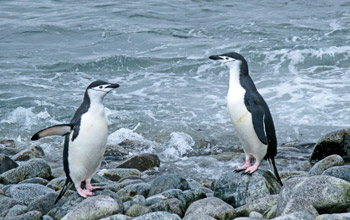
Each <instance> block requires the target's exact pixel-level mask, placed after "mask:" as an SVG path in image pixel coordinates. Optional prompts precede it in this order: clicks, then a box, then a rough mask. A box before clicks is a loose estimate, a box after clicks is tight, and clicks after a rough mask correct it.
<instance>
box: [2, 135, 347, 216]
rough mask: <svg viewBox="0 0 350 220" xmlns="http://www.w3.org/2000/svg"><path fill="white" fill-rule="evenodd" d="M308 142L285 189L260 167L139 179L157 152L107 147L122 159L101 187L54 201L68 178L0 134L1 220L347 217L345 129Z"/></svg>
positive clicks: (98, 179)
mask: <svg viewBox="0 0 350 220" xmlns="http://www.w3.org/2000/svg"><path fill="white" fill-rule="evenodd" d="M312 147H313V151H312V153H311V155H309V160H308V162H307V164H306V165H304V166H301V167H300V166H299V167H298V169H296V170H295V172H294V171H293V172H283V173H282V174H281V176H282V181H283V183H284V186H283V187H280V186H279V184H278V182H277V181H276V180H275V178H274V176H273V175H272V173H271V172H270V171H268V170H264V169H260V170H259V171H257V172H255V173H254V174H253V175H244V174H241V173H237V172H233V171H232V170H227V171H225V172H224V173H223V174H222V175H221V176H220V178H218V179H216V180H214V181H211V184H208V181H207V180H194V179H195V178H193V179H192V178H185V177H183V176H181V175H177V174H169V173H167V174H161V175H158V176H155V177H154V178H144V177H143V176H144V175H142V174H143V172H145V171H146V170H152V169H154V167H159V166H162V164H161V163H160V160H159V158H158V157H157V155H155V154H140V155H137V156H134V157H131V158H127V154H125V153H123V151H120V150H117V148H109V149H108V150H107V152H106V155H105V157H106V158H107V157H108V158H113V157H119V158H123V159H125V160H124V161H122V162H120V163H118V164H117V165H116V164H113V166H109V167H108V166H107V167H105V168H104V169H102V170H101V171H100V172H99V173H98V175H96V176H95V177H94V178H93V181H92V182H93V184H94V185H98V186H102V187H103V189H102V190H96V191H95V194H96V195H95V196H93V197H89V198H87V199H83V198H81V197H80V196H78V194H77V193H76V192H75V190H73V189H72V190H69V191H67V193H66V195H65V197H63V198H62V199H61V200H60V201H59V202H58V203H57V204H54V201H55V199H56V197H57V195H58V193H59V190H60V189H61V187H62V186H63V184H64V181H65V177H64V176H60V175H57V174H55V173H54V172H53V170H52V166H51V164H49V163H48V162H47V161H45V160H44V159H43V158H42V157H43V154H44V152H43V150H42V149H41V148H40V147H39V146H36V147H32V148H30V149H25V150H22V151H19V150H18V149H16V147H15V144H14V142H13V141H11V140H3V141H1V142H0V152H1V154H0V219H26V220H37V219H45V220H51V219H104V220H129V219H133V220H157V219H158V220H173V219H174V220H176V219H185V220H211V219H213V220H214V219H219V220H226V219H227V220H231V219H237V220H254V219H275V220H287V219H288V220H297V219H300V220H301V219H303V220H309V219H310V220H326V219H327V220H335V219H350V164H349V163H350V159H349V158H350V129H344V130H341V131H335V132H332V133H329V134H327V135H325V136H323V137H321V138H320V140H319V142H318V143H316V144H315V145H312ZM282 148H283V147H282ZM284 148H288V150H295V151H299V150H300V149H297V148H293V146H284ZM282 154H283V153H282ZM216 157H217V158H218V159H220V155H216ZM221 159H223V156H222V155H221ZM285 160H293V158H288V157H287V156H285ZM218 169H219V168H218Z"/></svg>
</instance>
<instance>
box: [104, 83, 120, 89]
mask: <svg viewBox="0 0 350 220" xmlns="http://www.w3.org/2000/svg"><path fill="white" fill-rule="evenodd" d="M118 87H119V84H117V83H115V84H110V85H109V86H107V87H106V88H113V89H115V88H118Z"/></svg>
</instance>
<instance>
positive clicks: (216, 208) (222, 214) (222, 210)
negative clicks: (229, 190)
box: [185, 197, 236, 220]
mask: <svg viewBox="0 0 350 220" xmlns="http://www.w3.org/2000/svg"><path fill="white" fill-rule="evenodd" d="M200 214H202V215H209V216H211V217H213V218H215V219H219V220H231V219H233V218H234V217H235V216H236V212H235V209H234V208H233V207H232V206H230V205H229V204H227V203H226V202H224V201H222V200H221V199H219V198H216V197H210V198H206V199H201V200H197V201H195V202H194V203H192V204H191V205H190V206H189V207H188V209H187V210H186V213H185V217H186V218H187V219H191V218H190V216H197V215H200Z"/></svg>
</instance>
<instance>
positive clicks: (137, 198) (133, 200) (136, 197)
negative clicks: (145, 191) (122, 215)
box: [131, 195, 146, 205]
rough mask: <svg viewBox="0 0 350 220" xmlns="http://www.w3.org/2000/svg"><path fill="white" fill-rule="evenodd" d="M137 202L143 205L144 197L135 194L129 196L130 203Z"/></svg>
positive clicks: (144, 202)
mask: <svg viewBox="0 0 350 220" xmlns="http://www.w3.org/2000/svg"><path fill="white" fill-rule="evenodd" d="M134 204H138V205H145V204H146V199H145V197H144V196H142V195H136V196H134V197H132V198H131V205H134Z"/></svg>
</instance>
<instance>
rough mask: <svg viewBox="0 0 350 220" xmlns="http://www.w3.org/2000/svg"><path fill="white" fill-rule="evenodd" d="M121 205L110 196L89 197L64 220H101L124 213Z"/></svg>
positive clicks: (63, 219)
mask: <svg viewBox="0 0 350 220" xmlns="http://www.w3.org/2000/svg"><path fill="white" fill-rule="evenodd" d="M123 209H124V208H123V207H121V206H120V203H118V202H117V201H115V200H114V199H113V198H111V197H109V196H104V195H99V196H92V197H88V198H87V199H85V200H83V201H82V202H81V203H79V204H78V205H77V206H76V207H75V208H74V209H73V210H71V211H70V212H68V213H67V214H66V215H65V216H64V217H63V218H62V220H68V219H69V220H74V219H101V218H104V217H108V216H111V215H113V214H116V213H119V212H122V211H123Z"/></svg>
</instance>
